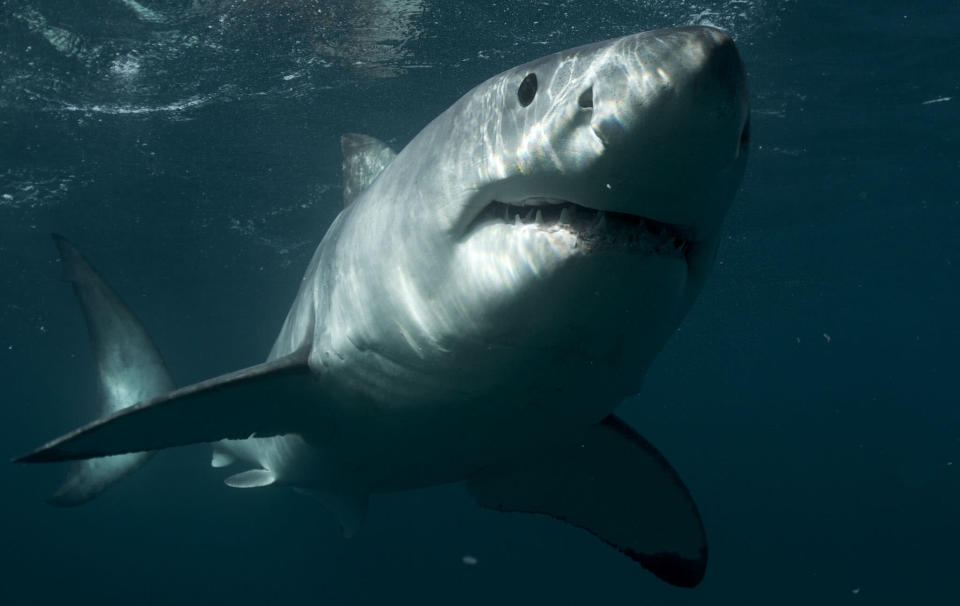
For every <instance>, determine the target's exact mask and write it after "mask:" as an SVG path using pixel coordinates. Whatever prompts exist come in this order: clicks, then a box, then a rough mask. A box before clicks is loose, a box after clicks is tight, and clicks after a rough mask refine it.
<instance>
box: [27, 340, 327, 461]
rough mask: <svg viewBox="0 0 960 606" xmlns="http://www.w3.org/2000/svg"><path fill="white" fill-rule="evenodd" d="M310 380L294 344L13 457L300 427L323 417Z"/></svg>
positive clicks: (116, 450) (86, 454) (65, 456)
mask: <svg viewBox="0 0 960 606" xmlns="http://www.w3.org/2000/svg"><path fill="white" fill-rule="evenodd" d="M317 383H318V377H317V376H316V375H314V373H313V372H312V371H311V370H310V367H309V366H308V364H307V351H306V350H304V351H299V352H295V353H292V354H290V355H288V356H285V357H283V358H278V359H276V360H272V361H270V362H266V363H264V364H258V365H256V366H251V367H250V368H245V369H243V370H238V371H236V372H232V373H229V374H226V375H221V376H219V377H215V378H213V379H209V380H207V381H202V382H200V383H197V384H195V385H191V386H189V387H184V388H182V389H177V390H175V391H172V392H170V393H168V394H166V395H163V396H160V397H158V398H154V399H152V400H147V401H146V402H141V403H139V404H136V405H134V406H131V407H130V408H125V409H123V410H120V411H118V412H116V413H114V414H112V415H110V416H107V417H104V418H102V419H100V420H98V421H94V422H93V423H90V424H89V425H86V426H84V427H81V428H79V429H77V430H74V431H72V432H70V433H68V434H67V435H65V436H63V437H60V438H58V439H56V440H53V441H52V442H49V443H47V444H45V445H44V446H41V447H40V448H38V449H37V450H35V451H33V452H31V453H30V454H28V455H25V456H23V457H20V458H19V459H17V461H19V462H24V463H46V462H51V461H69V460H73V459H88V458H91V457H102V456H106V455H114V454H124V453H128V452H141V451H148V450H158V449H161V448H169V447H171V446H183V445H186V444H195V443H199V442H216V441H219V440H224V439H243V438H249V437H252V436H254V435H256V436H257V437H268V436H275V435H280V434H286V433H294V432H305V431H306V430H305V428H314V429H315V428H317V427H319V426H320V425H321V424H322V421H319V420H318V419H319V415H322V414H323V406H322V398H320V397H319V395H318V394H319V392H318V385H317Z"/></svg>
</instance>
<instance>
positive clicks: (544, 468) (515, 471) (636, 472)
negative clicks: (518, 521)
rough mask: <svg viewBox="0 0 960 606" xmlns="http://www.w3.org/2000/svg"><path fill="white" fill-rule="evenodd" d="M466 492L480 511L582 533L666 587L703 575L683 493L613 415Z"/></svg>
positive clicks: (703, 552)
mask: <svg viewBox="0 0 960 606" xmlns="http://www.w3.org/2000/svg"><path fill="white" fill-rule="evenodd" d="M467 489H468V490H469V491H470V494H471V495H473V497H474V498H475V499H476V500H477V502H478V503H479V504H480V505H482V506H483V507H486V508H489V509H495V510H499V511H516V512H526V513H542V514H546V515H549V516H551V517H554V518H558V519H560V520H563V521H565V522H567V523H569V524H572V525H574V526H578V527H580V528H583V529H585V530H587V531H589V532H591V533H593V534H594V535H596V536H597V537H599V538H601V539H603V540H604V541H605V542H607V543H609V544H610V545H612V546H614V547H616V548H617V549H619V550H620V551H622V552H623V553H625V554H626V555H628V556H630V558H632V559H633V560H635V561H637V562H639V563H640V564H641V565H642V566H643V567H644V568H646V569H648V570H650V571H651V572H652V573H653V574H655V575H657V576H658V577H660V578H661V579H662V580H664V581H666V582H668V583H670V584H672V585H678V586H681V587H693V586H695V585H697V584H698V583H700V580H701V579H702V578H703V574H704V572H705V571H706V566H707V540H706V535H705V534H704V530H703V523H702V522H701V520H700V515H699V514H698V513H697V507H696V505H695V504H694V502H693V499H692V498H691V496H690V492H689V491H688V490H687V488H686V486H684V485H683V482H682V481H681V480H680V477H679V476H678V475H677V473H676V471H674V470H673V468H672V467H671V466H670V464H669V463H667V461H666V459H664V457H663V455H661V454H660V453H659V452H658V451H657V450H656V449H655V448H654V447H653V446H652V445H651V444H650V443H649V442H647V441H646V440H644V439H643V438H642V437H640V435H638V434H637V433H636V432H635V431H633V430H632V429H631V428H630V427H628V426H627V425H626V424H625V423H624V422H623V421H621V420H620V419H618V418H617V417H615V416H610V417H607V418H606V419H605V420H604V421H603V422H602V423H600V424H599V425H595V426H593V427H591V428H590V429H589V430H588V431H587V433H586V435H585V436H584V438H583V439H582V440H581V441H580V442H578V443H576V444H573V445H570V446H563V447H558V448H554V449H551V450H548V451H546V452H542V453H539V454H538V455H536V456H532V457H528V458H526V459H524V460H521V461H515V462H513V463H511V464H510V465H505V466H503V467H501V468H498V469H490V470H488V471H485V472H483V473H481V474H478V475H477V476H475V477H473V478H471V479H470V480H469V481H468V482H467Z"/></svg>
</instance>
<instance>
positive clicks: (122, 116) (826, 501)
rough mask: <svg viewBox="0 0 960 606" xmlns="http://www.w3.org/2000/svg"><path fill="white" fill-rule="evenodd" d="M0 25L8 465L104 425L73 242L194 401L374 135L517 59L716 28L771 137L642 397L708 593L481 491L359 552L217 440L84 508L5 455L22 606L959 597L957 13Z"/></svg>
mask: <svg viewBox="0 0 960 606" xmlns="http://www.w3.org/2000/svg"><path fill="white" fill-rule="evenodd" d="M528 4H529V6H528ZM918 5H919V6H920V7H921V8H918ZM0 11H2V12H0V385H2V394H3V395H2V397H0V402H2V406H0V411H2V412H0V453H2V454H4V455H5V456H8V457H12V456H15V455H17V454H21V453H23V452H25V451H27V450H29V449H31V448H33V447H35V446H36V445H37V444H39V443H40V442H42V441H44V440H46V439H48V438H50V437H52V436H54V435H57V434H59V433H61V432H63V431H65V430H67V429H69V428H71V427H73V426H75V425H77V424H79V423H82V422H85V421H88V420H90V419H91V417H92V416H93V415H94V414H95V401H96V388H95V382H94V377H93V371H92V360H91V358H90V351H89V346H88V344H87V336H86V331H85V328H84V326H83V324H82V318H81V316H80V314H79V312H78V310H77V309H76V305H75V302H74V300H73V295H72V293H71V292H70V288H69V287H68V286H67V285H65V284H64V283H62V282H60V281H59V279H58V276H59V268H58V262H57V259H56V252H55V249H54V247H53V246H52V243H51V241H50V239H49V233H50V232H59V233H63V234H65V235H67V236H69V237H70V238H71V239H73V240H74V241H75V242H77V244H78V245H79V246H80V247H81V248H82V250H83V251H84V252H85V253H86V254H87V256H88V257H89V258H90V259H91V260H92V261H93V262H94V264H95V265H96V266H97V267H98V269H100V270H101V272H102V273H103V274H104V275H105V276H106V277H107V278H108V279H109V280H110V281H111V283H112V284H113V285H114V286H115V287H116V288H117V290H118V291H119V292H120V293H121V295H122V296H123V297H124V298H125V299H126V301H127V302H128V303H129V304H130V305H131V306H132V307H133V308H134V309H135V310H136V311H137V313H138V315H139V316H140V317H141V319H142V320H143V321H144V323H145V324H146V326H147V328H148V329H149V330H150V332H151V333H152V334H153V336H154V338H155V340H156V341H157V343H158V346H159V348H160V349H161V351H162V352H163V353H164V355H165V358H166V360H167V362H168V364H169V366H170V369H171V372H172V374H173V375H174V378H175V379H176V381H177V382H178V383H180V384H187V383H191V382H194V381H198V380H200V379H203V378H206V377H210V376H213V375H217V374H220V373H223V372H226V371H229V370H233V369H236V368H239V367H242V366H246V365H249V364H253V363H257V362H259V361H261V360H262V359H263V357H264V356H265V354H266V352H267V350H268V348H269V346H270V344H271V342H272V339H273V337H274V335H275V333H276V331H277V330H278V328H279V326H280V323H281V322H282V320H283V317H284V315H285V313H286V309H287V306H288V305H289V302H290V301H291V299H292V297H293V295H294V293H295V291H296V288H297V284H298V281H299V279H300V276H301V274H302V272H303V270H304V268H305V266H306V262H307V260H308V258H309V255H310V254H311V252H312V250H313V248H314V246H315V245H316V243H317V242H318V241H319V239H320V237H321V236H322V234H323V232H324V230H325V228H326V226H327V225H328V224H329V222H330V221H331V220H332V218H333V217H334V216H335V215H336V213H337V212H338V210H339V208H340V175H339V166H340V157H339V145H338V142H339V136H340V134H341V133H343V132H363V133H368V134H371V135H374V136H378V137H380V138H383V139H385V140H387V141H388V142H390V143H391V144H392V145H394V146H395V147H398V148H399V147H402V145H403V144H404V143H406V142H407V141H408V140H409V139H410V138H411V137H412V136H413V135H414V134H416V132H417V131H418V130H419V129H420V128H422V126H424V125H425V124H426V123H427V122H428V121H429V120H430V119H431V118H432V117H433V116H434V115H436V114H437V113H439V112H441V111H442V110H443V109H444V108H445V107H446V106H448V105H449V104H450V103H452V102H453V101H454V100H456V98H457V97H459V96H460V95H461V94H463V93H464V92H466V91H467V90H468V89H469V88H470V87H471V86H473V85H474V84H476V83H478V82H479V81H481V80H483V79H484V78H486V77H488V76H490V75H493V74H495V73H497V72H499V71H502V70H503V69H506V68H508V67H510V66H512V65H514V64H517V63H520V62H523V61H526V60H529V59H531V58H534V57H537V56H539V55H543V54H546V53H548V52H551V51H555V50H559V49H562V48H565V47H569V46H574V45H577V44H581V43H586V42H591V41H595V40H600V39H604V38H610V37H613V36H618V35H622V34H626V33H631V32H634V31H640V30H646V29H652V28H657V27H664V26H671V25H677V24H688V23H710V24H715V25H719V26H722V27H725V28H727V29H729V30H731V31H732V33H733V34H734V36H735V37H736V39H737V41H738V44H739V45H740V49H741V53H742V55H743V57H744V60H745V61H746V63H747V65H748V70H749V77H750V86H751V94H752V102H753V123H752V138H753V142H754V149H753V151H752V155H751V159H750V165H749V167H748V171H747V175H746V177H745V181H744V185H743V189H742V193H741V194H740V196H739V197H738V200H737V202H736V205H735V207H734V209H733V211H732V215H731V217H730V219H729V221H728V229H727V233H728V235H729V237H728V239H727V240H726V242H725V243H724V245H723V247H722V250H721V251H720V263H719V265H718V266H717V268H716V270H715V272H714V275H713V276H712V278H711V281H710V283H709V284H708V287H707V289H706V290H705V291H704V293H703V295H702V296H701V298H700V300H699V302H698V303H697V305H696V306H695V308H694V309H693V310H692V312H691V313H690V315H689V317H688V318H687V320H686V321H685V322H684V323H683V325H682V327H681V330H680V331H679V332H678V334H677V335H676V337H675V338H674V339H673V340H672V341H671V342H670V343H669V344H668V346H667V348H666V349H665V351H664V352H663V354H662V355H661V357H660V358H659V360H658V361H657V363H656V364H655V365H654V367H653V368H652V369H651V371H650V373H649V378H648V381H647V385H646V387H645V390H644V392H643V394H641V395H640V396H639V397H637V398H634V399H631V400H629V401H627V402H625V403H624V405H623V406H622V407H621V409H620V413H621V414H622V416H623V417H624V418H626V419H627V420H628V421H629V422H630V423H631V424H632V425H633V426H635V427H636V428H637V429H638V430H639V431H640V432H641V433H643V434H644V435H645V436H646V437H647V438H649V439H650V440H651V441H653V442H654V443H655V444H657V445H658V447H659V448H660V449H661V450H662V451H663V452H664V453H665V454H666V455H667V456H668V457H669V458H670V460H671V462H672V463H673V465H674V466H675V467H676V468H677V469H678V470H679V471H680V473H681V474H682V475H683V477H684V479H685V481H686V483H687V485H688V486H689V487H690V489H691V491H692V492H693V494H694V496H695V498H696V500H697V502H698V504H699V507H700V510H701V512H702V514H703V517H704V521H705V523H706V526H707V530H708V535H709V538H710V549H711V554H710V555H711V561H710V566H709V569H708V572H707V577H706V579H705V581H704V582H703V584H702V585H701V586H700V587H699V588H697V589H694V590H682V589H676V588H671V587H668V586H666V585H664V584H663V583H661V582H659V581H658V580H656V579H655V578H654V577H653V576H652V575H650V574H648V573H647V572H645V571H644V570H643V569H641V568H640V567H638V566H637V565H636V564H634V563H633V562H631V561H630V560H628V559H627V558H625V557H623V556H622V555H620V554H618V553H616V552H615V551H614V550H611V549H609V548H608V547H606V546H605V545H603V544H602V543H600V542H599V541H597V540H595V539H594V538H593V537H591V536H589V535H588V534H587V533H584V532H582V531H578V530H575V529H572V528H568V527H565V526H563V525H562V524H559V523H557V522H554V521H551V520H548V519H540V518H537V517H532V516H524V515H504V514H497V513H493V512H489V511H484V510H481V509H479V508H477V507H476V506H475V505H474V504H473V503H472V501H471V500H470V499H469V497H467V496H466V494H465V492H464V491H463V490H462V488H460V487H458V486H451V487H441V488H436V489H431V490H425V491H418V492H411V493H404V494H397V495H387V496H379V497H376V498H375V499H374V500H373V502H372V506H371V511H370V516H369V519H368V522H367V524H366V526H365V527H364V529H363V531H362V532H361V533H360V534H359V535H358V536H357V537H355V538H353V539H350V540H344V539H343V538H341V537H340V535H339V532H338V529H337V525H336V523H335V522H334V520H333V518H332V517H330V516H329V515H328V514H327V513H326V512H325V511H323V510H322V509H320V508H319V507H318V505H317V504H316V503H315V502H314V501H312V500H310V499H307V498H303V497H301V496H299V495H296V494H293V493H288V492H286V491H283V490H250V491H243V492H240V491H236V490H233V489H230V488H227V487H226V486H224V485H223V484H222V482H221V477H222V475H223V474H220V473H215V472H214V471H212V470H210V469H209V468H208V467H207V464H208V457H209V454H208V453H209V450H208V448H206V447H202V446H197V447H190V448H182V449H177V450H174V451H168V452H164V453H162V454H161V455H160V456H157V457H156V458H155V459H154V460H153V461H152V462H151V463H150V464H149V465H148V466H147V467H146V468H144V469H143V470H141V471H140V472H139V473H137V474H136V475H134V476H132V477H130V478H128V479H127V481H125V482H123V483H122V484H120V485H117V486H116V487H114V488H113V489H112V490H110V491H109V492H107V493H106V494H104V495H103V496H102V497H101V498H99V499H97V500H96V501H94V502H92V503H90V504H88V505H85V506H83V507H80V508H76V509H70V510H61V509H55V508H52V507H49V506H47V505H45V504H44V503H43V498H44V497H45V496H46V495H47V494H49V493H50V492H51V491H52V490H53V489H54V488H55V487H56V486H57V483H58V481H59V480H60V478H61V475H62V473H63V471H64V470H63V469H62V468H60V467H57V466H15V465H13V464H5V465H2V466H0V483H2V487H3V488H2V495H3V498H2V505H0V507H2V512H0V519H2V522H0V523H2V529H0V530H2V535H0V536H2V539H0V603H3V604H52V603H64V602H69V603H80V604H85V603H99V604H104V603H108V604H114V603H116V604H128V603H138V604H168V603H174V602H176V603H180V604H201V603H213V602H214V601H216V603H221V602H227V601H231V602H234V603H254V602H257V601H269V603H285V602H287V603H289V602H294V601H295V602H296V603H317V604H371V603H412V604H413V603H415V604H444V605H449V604H490V603H502V604H547V603H553V604H575V603H589V604H598V603H618V604H619V603H641V604H811V603H815V604H858V603H862V604H902V603H923V604H956V603H960V588H958V577H957V574H958V572H957V571H958V570H960V553H958V550H957V545H958V542H960V520H958V517H957V514H958V512H960V475H958V474H960V401H958V397H957V395H956V390H955V383H956V380H955V377H956V373H957V366H958V359H960V358H958V354H957V346H956V344H957V342H958V338H960V323H958V321H957V310H958V309H960V271H958V269H960V238H958V234H960V187H958V185H960V59H958V57H960V35H958V34H957V31H958V30H960V5H958V4H957V3H956V2H946V1H943V2H926V3H906V2H904V3H896V2H859V3H838V2H825V1H817V0H814V1H806V2H779V3H776V2H769V3H764V2H760V1H759V0H753V1H725V2H724V1H720V2H698V3H692V2H691V3H684V2H680V3H678V2H666V1H649V2H626V1H607V0H601V1H598V2H544V3H523V4H521V3H514V2H486V3H485V2H452V1H447V0H436V1H433V0H404V1H400V0H395V1H387V0H364V1H358V2H319V1H316V2H314V1H306V0H304V1H300V2H294V1H292V0H289V1H275V2H270V1H268V0H257V1H254V0H248V1H241V0H207V1H204V0H194V1H193V2H188V1H186V0H140V1H139V2H133V0H103V1H101V2H82V3H81V2H57V1H53V0H49V1H45V0H6V1H5V2H4V3H3V4H2V8H0ZM466 554H469V555H472V556H474V557H475V558H476V559H477V564H476V565H472V566H470V565H465V564H464V563H463V562H462V558H463V556H464V555H466Z"/></svg>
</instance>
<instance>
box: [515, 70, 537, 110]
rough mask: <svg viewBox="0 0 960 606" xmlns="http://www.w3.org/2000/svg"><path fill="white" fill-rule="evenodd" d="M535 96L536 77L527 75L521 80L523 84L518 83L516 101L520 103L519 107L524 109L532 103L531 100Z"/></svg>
mask: <svg viewBox="0 0 960 606" xmlns="http://www.w3.org/2000/svg"><path fill="white" fill-rule="evenodd" d="M536 96H537V75H536V74H527V77H526V78H524V79H523V82H521V83H520V88H518V89H517V100H519V101H520V105H522V106H523V107H526V106H528V105H530V104H531V103H533V98H534V97H536Z"/></svg>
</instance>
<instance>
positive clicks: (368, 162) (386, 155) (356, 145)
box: [340, 133, 397, 208]
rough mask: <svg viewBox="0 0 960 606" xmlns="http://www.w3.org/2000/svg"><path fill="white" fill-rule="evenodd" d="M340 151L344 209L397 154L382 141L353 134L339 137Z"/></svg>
mask: <svg viewBox="0 0 960 606" xmlns="http://www.w3.org/2000/svg"><path fill="white" fill-rule="evenodd" d="M340 149H341V150H343V207H344V208H346V207H348V206H350V203H351V202H353V200H354V199H355V198H356V197H357V196H359V195H360V192H362V191H363V190H365V189H367V188H368V187H370V184H371V183H373V182H374V180H375V179H376V178H377V177H378V176H379V175H380V173H381V172H383V169H384V168H386V167H387V165H388V164H390V162H392V161H393V159H394V158H396V157H397V154H396V152H394V151H393V150H392V149H390V148H389V147H388V146H387V144H386V143H384V142H383V141H381V140H379V139H374V138H373V137H368V136H367V135H358V134H355V133H348V134H346V135H343V136H342V137H340Z"/></svg>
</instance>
